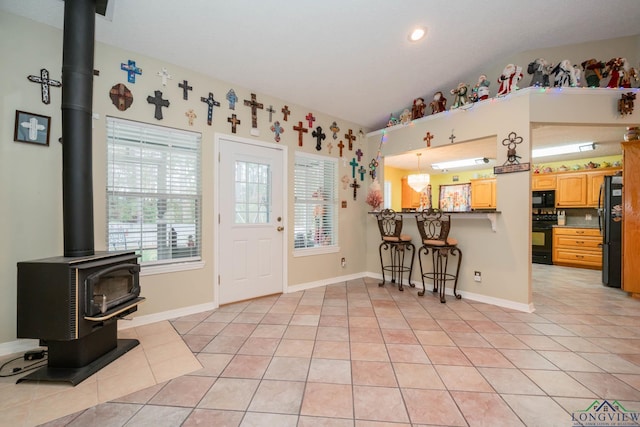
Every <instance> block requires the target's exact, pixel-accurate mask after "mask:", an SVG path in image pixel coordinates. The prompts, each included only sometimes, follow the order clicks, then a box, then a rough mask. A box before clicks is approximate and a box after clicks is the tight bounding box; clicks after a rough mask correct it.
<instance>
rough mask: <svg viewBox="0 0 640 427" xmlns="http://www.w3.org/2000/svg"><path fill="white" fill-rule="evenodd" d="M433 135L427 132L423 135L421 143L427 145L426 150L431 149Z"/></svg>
mask: <svg viewBox="0 0 640 427" xmlns="http://www.w3.org/2000/svg"><path fill="white" fill-rule="evenodd" d="M434 137H435V136H434V135H431V132H427V134H426V135H425V137H424V138H422V140H423V141H425V142H426V143H427V148H429V147H431V140H432V139H433V138H434Z"/></svg>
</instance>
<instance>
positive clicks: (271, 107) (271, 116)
mask: <svg viewBox="0 0 640 427" xmlns="http://www.w3.org/2000/svg"><path fill="white" fill-rule="evenodd" d="M267 112H268V113H269V123H271V122H272V121H273V113H275V112H276V110H274V109H273V105H269V108H267Z"/></svg>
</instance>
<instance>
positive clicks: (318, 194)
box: [293, 153, 338, 251]
mask: <svg viewBox="0 0 640 427" xmlns="http://www.w3.org/2000/svg"><path fill="white" fill-rule="evenodd" d="M293 185H294V190H293V191H294V200H295V201H294V248H295V250H296V251H299V250H305V249H309V248H321V247H322V248H328V247H336V246H337V245H338V162H337V160H336V159H333V158H328V157H322V156H317V155H312V154H304V153H296V156H295V170H294V183H293Z"/></svg>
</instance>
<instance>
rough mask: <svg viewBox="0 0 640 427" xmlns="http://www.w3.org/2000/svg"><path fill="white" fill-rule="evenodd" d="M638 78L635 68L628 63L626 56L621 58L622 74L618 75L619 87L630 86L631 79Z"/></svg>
mask: <svg viewBox="0 0 640 427" xmlns="http://www.w3.org/2000/svg"><path fill="white" fill-rule="evenodd" d="M632 79H633V80H636V81H637V80H638V73H637V72H636V69H635V68H633V67H632V66H630V65H629V61H627V59H626V58H622V75H621V77H620V87H624V88H630V87H631V80H632Z"/></svg>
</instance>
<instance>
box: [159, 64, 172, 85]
mask: <svg viewBox="0 0 640 427" xmlns="http://www.w3.org/2000/svg"><path fill="white" fill-rule="evenodd" d="M156 74H157V75H158V76H159V77H160V78H161V79H162V86H166V85H167V79H170V80H171V79H173V77H171V74H169V71H167V69H166V68H162V70H160V71H158V72H157V73H156Z"/></svg>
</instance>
